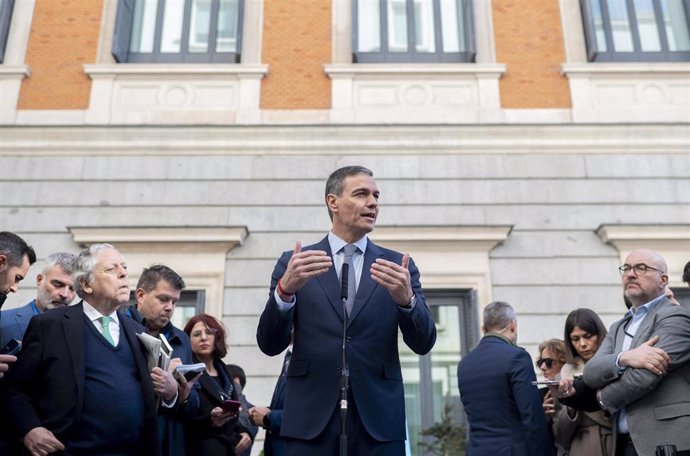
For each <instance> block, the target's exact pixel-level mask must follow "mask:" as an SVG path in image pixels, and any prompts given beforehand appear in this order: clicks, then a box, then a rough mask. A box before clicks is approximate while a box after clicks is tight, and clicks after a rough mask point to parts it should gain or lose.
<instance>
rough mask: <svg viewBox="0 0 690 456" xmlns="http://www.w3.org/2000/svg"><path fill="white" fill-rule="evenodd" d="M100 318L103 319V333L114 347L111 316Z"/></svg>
mask: <svg viewBox="0 0 690 456" xmlns="http://www.w3.org/2000/svg"><path fill="white" fill-rule="evenodd" d="M99 320H100V321H101V334H103V337H105V340H107V341H108V342H110V345H112V346H113V347H114V346H115V341H114V340H113V336H111V335H110V327H109V326H110V325H109V323H110V317H101V318H99Z"/></svg>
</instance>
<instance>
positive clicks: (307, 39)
mask: <svg viewBox="0 0 690 456" xmlns="http://www.w3.org/2000/svg"><path fill="white" fill-rule="evenodd" d="M331 14H332V9H331V0H265V1H264V30H263V50H262V62H263V63H266V64H268V65H269V68H268V76H266V78H264V80H263V81H262V87H261V108H262V109H329V108H330V107H331V81H330V79H329V78H328V76H326V74H325V73H324V71H323V65H324V64H327V63H331V61H332V45H331V40H332V25H331V22H332V18H331Z"/></svg>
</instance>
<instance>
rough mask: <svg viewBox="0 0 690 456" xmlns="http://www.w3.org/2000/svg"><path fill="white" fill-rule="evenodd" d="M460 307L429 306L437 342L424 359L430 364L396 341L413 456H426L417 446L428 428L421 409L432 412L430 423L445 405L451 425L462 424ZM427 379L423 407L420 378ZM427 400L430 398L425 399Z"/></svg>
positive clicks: (439, 415)
mask: <svg viewBox="0 0 690 456" xmlns="http://www.w3.org/2000/svg"><path fill="white" fill-rule="evenodd" d="M428 299H429V300H428V301H427V303H431V300H432V299H433V293H430V295H429V297H428ZM460 312H461V307H460V306H458V305H442V306H436V305H433V303H432V305H431V313H432V315H433V317H434V321H435V322H436V331H437V339H436V344H435V345H434V349H433V350H432V352H431V353H430V354H429V355H427V356H429V357H430V358H431V360H430V363H429V364H426V365H424V364H423V363H421V362H420V357H419V356H417V355H416V354H415V353H414V352H412V350H410V349H409V348H408V347H407V345H405V343H404V342H403V340H402V336H400V337H399V341H398V349H399V351H400V362H401V367H402V370H403V378H404V381H405V409H406V412H407V413H406V416H407V429H408V432H409V435H408V437H409V443H410V449H411V454H412V455H413V456H424V455H425V454H426V453H425V452H424V451H423V449H422V447H421V446H420V445H419V443H420V441H421V435H420V432H421V431H422V430H423V429H424V428H425V427H427V426H428V425H425V424H424V423H422V416H423V415H424V412H423V411H422V409H423V408H427V409H428V408H431V409H432V410H433V421H434V422H436V423H438V422H440V421H441V414H442V411H443V407H444V406H445V405H446V404H447V405H449V406H450V407H451V409H452V412H453V418H454V422H455V423H457V424H460V423H461V422H462V421H463V419H464V418H463V414H462V411H461V402H460V393H459V391H458V380H457V368H458V363H459V362H460V352H461V349H462V347H461V331H464V330H466V328H461V326H460V325H461V318H460ZM420 367H422V369H425V368H426V369H430V370H431V372H428V371H427V372H423V373H420ZM425 374H427V375H430V377H431V385H428V387H430V388H431V391H430V397H431V398H432V403H431V404H423V403H422V398H423V397H424V396H425V395H424V392H423V391H422V388H423V383H422V377H424V376H425ZM427 397H429V396H427Z"/></svg>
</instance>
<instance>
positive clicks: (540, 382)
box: [532, 380, 561, 386]
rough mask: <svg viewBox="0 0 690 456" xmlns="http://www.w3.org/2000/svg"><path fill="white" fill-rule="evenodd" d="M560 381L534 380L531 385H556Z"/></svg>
mask: <svg viewBox="0 0 690 456" xmlns="http://www.w3.org/2000/svg"><path fill="white" fill-rule="evenodd" d="M559 383H561V382H560V380H535V381H533V382H532V385H546V386H548V385H558V384H559Z"/></svg>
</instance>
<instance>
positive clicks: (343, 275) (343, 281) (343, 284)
mask: <svg viewBox="0 0 690 456" xmlns="http://www.w3.org/2000/svg"><path fill="white" fill-rule="evenodd" d="M349 274H350V266H349V265H348V264H347V263H343V269H342V270H341V271H340V299H341V300H342V301H343V302H345V301H347V288H348V286H347V285H348V275H349Z"/></svg>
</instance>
